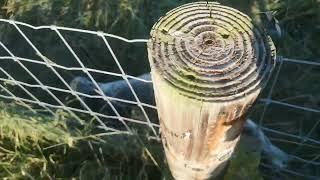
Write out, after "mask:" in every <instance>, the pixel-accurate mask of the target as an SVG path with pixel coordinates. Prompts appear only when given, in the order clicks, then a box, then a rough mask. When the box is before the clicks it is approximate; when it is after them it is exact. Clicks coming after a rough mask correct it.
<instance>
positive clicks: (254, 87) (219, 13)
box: [148, 2, 275, 180]
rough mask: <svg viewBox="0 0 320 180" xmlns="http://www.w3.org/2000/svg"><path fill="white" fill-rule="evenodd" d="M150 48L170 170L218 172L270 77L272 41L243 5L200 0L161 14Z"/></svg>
mask: <svg viewBox="0 0 320 180" xmlns="http://www.w3.org/2000/svg"><path fill="white" fill-rule="evenodd" d="M148 54H149V61H150V64H151V75H152V79H153V82H154V91H155V98H156V104H157V108H158V114H159V119H160V126H161V135H162V140H163V145H164V149H165V154H166V158H167V161H168V164H169V166H170V170H171V172H172V174H173V176H174V177H175V178H176V179H184V180H188V179H208V178H210V177H216V176H217V175H218V174H219V173H220V172H221V171H222V170H223V169H224V167H225V166H226V165H227V162H228V160H229V158H230V156H231V155H232V152H233V150H234V147H235V146H236V144H237V142H238V140H239V137H240V133H241V129H242V127H243V124H244V121H245V118H246V117H245V116H246V114H247V112H248V109H249V108H250V107H251V106H252V104H253V103H254V102H255V100H256V98H257V96H258V95H259V93H260V91H261V89H262V88H263V86H264V84H265V83H266V82H267V80H268V78H269V77H270V74H271V71H272V69H273V67H274V62H275V47H274V45H273V43H272V41H271V40H270V38H269V37H268V36H266V35H265V34H263V33H262V32H261V31H259V29H258V28H256V27H255V26H254V25H253V24H252V22H251V19H250V18H249V17H248V16H247V15H245V14H243V13H241V12H239V11H238V10H235V9H233V8H230V7H226V6H222V5H220V4H218V3H212V2H197V3H190V4H186V5H183V6H180V7H178V8H176V9H174V10H172V11H170V12H168V13H167V14H166V15H165V16H164V17H162V18H160V20H159V21H158V22H157V23H156V24H155V25H154V26H153V28H152V30H151V38H150V40H149V42H148Z"/></svg>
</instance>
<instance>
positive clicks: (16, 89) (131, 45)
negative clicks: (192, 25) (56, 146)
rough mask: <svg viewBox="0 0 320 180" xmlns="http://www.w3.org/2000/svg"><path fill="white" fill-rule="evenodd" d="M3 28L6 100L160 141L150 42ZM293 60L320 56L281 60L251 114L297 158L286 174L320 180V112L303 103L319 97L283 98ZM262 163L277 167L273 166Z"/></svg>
mask: <svg viewBox="0 0 320 180" xmlns="http://www.w3.org/2000/svg"><path fill="white" fill-rule="evenodd" d="M0 26H2V27H4V29H6V32H2V33H1V37H0V38H1V39H0V46H1V48H0V49H1V50H0V53H1V56H0V59H1V61H0V72H1V74H0V81H1V83H0V89H1V91H0V92H1V93H0V97H1V99H2V100H1V101H4V102H7V101H14V102H16V103H18V104H20V105H22V106H24V107H26V108H28V109H29V110H30V111H31V112H33V113H46V114H50V115H52V116H56V111H57V109H62V110H64V111H66V112H68V113H69V114H70V115H71V116H72V117H73V118H76V119H79V120H81V121H82V120H83V119H84V116H85V117H86V118H93V119H94V120H95V121H97V123H98V126H99V128H101V129H103V130H104V131H106V132H128V133H133V131H134V130H133V129H134V128H135V127H136V126H139V127H142V128H147V129H149V130H150V138H157V139H158V138H159V125H158V121H157V119H156V115H155V114H156V106H155V105H154V102H152V100H145V98H144V97H143V96H147V95H148V94H149V93H148V92H145V91H147V89H144V88H145V87H152V81H151V80H150V78H149V76H148V75H142V76H140V75H141V74H144V73H148V72H149V69H148V68H149V67H148V60H147V56H146V46H145V45H146V42H147V39H132V40H129V39H126V38H123V37H119V36H116V35H112V34H108V33H103V32H99V31H98V32H97V31H89V30H82V29H75V28H68V27H59V26H37V27H35V26H32V25H29V24H26V23H22V22H17V21H13V20H7V19H0ZM113 44H117V45H118V46H119V45H121V46H122V47H123V48H127V50H128V51H127V52H128V53H130V52H133V51H134V52H137V51H138V52H141V57H135V56H134V57H132V58H131V59H128V57H130V54H129V55H126V56H124V55H123V54H118V52H119V51H118V49H114V48H112V47H113ZM97 59H98V60H99V62H98V63H97V61H96V60H97ZM290 65H291V66H292V65H294V66H297V67H298V66H299V68H310V67H311V68H317V67H319V66H320V61H316V60H310V61H308V60H298V59H290V58H284V57H279V58H278V61H277V69H276V71H275V72H274V75H273V77H272V79H271V80H270V82H269V85H268V87H266V89H265V92H264V94H263V95H262V97H261V98H260V99H259V100H258V103H257V105H256V106H255V107H254V112H253V113H252V114H251V115H250V116H249V118H250V119H254V120H255V122H256V123H257V124H259V125H260V127H261V129H262V130H263V131H264V132H265V133H266V134H267V136H268V137H269V138H270V139H271V141H272V142H274V143H275V144H277V145H279V147H281V148H282V149H283V150H284V151H285V152H287V153H288V154H289V156H290V158H291V160H290V163H289V165H288V166H287V168H284V169H281V172H280V173H281V174H282V175H283V176H284V177H285V176H286V174H291V175H293V176H296V177H297V178H305V179H317V178H319V176H320V174H319V173H320V171H319V170H320V168H319V167H320V160H319V159H320V155H319V150H320V139H319V137H320V134H319V130H320V126H319V122H320V116H319V113H320V109H319V108H317V105H312V104H311V105H310V103H308V102H305V101H303V102H302V104H299V102H301V101H298V100H297V99H299V97H301V96H304V97H305V96H311V97H310V98H309V99H310V101H312V95H313V94H310V93H305V94H299V93H300V92H297V93H295V95H296V96H295V97H293V96H292V94H290V93H287V94H288V96H287V97H281V98H280V99H277V98H276V97H277V96H278V95H276V97H275V94H276V93H277V92H278V91H281V89H279V88H278V89H277V87H282V86H279V80H280V82H281V83H282V82H283V81H290V80H288V79H287V78H288V76H287V75H286V76H284V75H283V74H281V73H282V72H283V68H285V67H287V66H290ZM300 66H301V67H300ZM137 69H138V70H137ZM284 72H286V73H287V72H288V71H284ZM301 76H303V75H301ZM75 80H77V81H75ZM297 81H298V79H297ZM84 82H85V83H84ZM112 82H117V83H114V84H112ZM289 83H291V82H289ZM314 83H315V86H317V82H314ZM120 86H121V87H122V89H126V92H123V94H124V95H123V94H122V95H121V93H122V92H119V91H118V89H119V88H120V89H121V87H120ZM141 86H142V87H143V88H141ZM304 88H305V89H306V90H307V89H308V88H309V87H304ZM310 88H311V87H310ZM313 88H315V89H316V88H317V87H313ZM144 90H145V91H144ZM318 90H319V88H318ZM126 107H130V111H128V110H127V108H126ZM39 110H42V111H41V112H39ZM43 110H45V111H43ZM295 113H298V114H299V115H296V114H295ZM262 166H264V167H265V168H272V166H270V165H268V164H262ZM307 172H308V173H307Z"/></svg>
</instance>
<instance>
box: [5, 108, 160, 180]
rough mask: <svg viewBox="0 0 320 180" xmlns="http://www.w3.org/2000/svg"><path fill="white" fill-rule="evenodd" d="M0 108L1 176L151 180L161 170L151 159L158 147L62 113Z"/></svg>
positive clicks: (7, 177) (8, 177)
mask: <svg viewBox="0 0 320 180" xmlns="http://www.w3.org/2000/svg"><path fill="white" fill-rule="evenodd" d="M0 108H1V110H0V177H1V178H5V179H25V178H26V179H56V178H79V179H103V178H105V179H131V177H137V179H151V177H156V175H157V174H158V175H160V172H161V171H162V170H161V169H160V166H159V164H157V165H156V164H154V162H155V161H154V160H155V159H151V157H152V158H156V159H157V161H159V160H160V159H161V156H162V154H161V153H159V152H157V153H156V151H160V150H161V146H160V143H157V142H150V141H147V140H143V141H142V139H143V138H142V137H139V138H138V136H135V135H129V134H128V133H126V132H114V133H105V132H104V131H101V130H98V129H96V128H94V127H95V126H93V124H92V123H90V122H87V123H86V125H85V126H82V125H80V122H78V121H77V120H74V119H73V118H72V117H70V116H68V115H67V113H64V112H61V111H58V112H57V116H56V117H51V116H47V115H42V114H41V113H36V114H33V113H30V111H28V110H27V109H25V108H23V107H21V106H18V105H15V104H11V103H6V104H4V103H1V104H0ZM76 127H77V128H76ZM142 142H143V144H142ZM149 148H150V150H151V151H152V152H153V154H158V155H157V156H154V157H153V156H150V154H149V155H148V153H149ZM159 155H160V157H159ZM160 162H161V161H160ZM160 165H162V166H163V163H162V164H161V163H160ZM162 169H165V168H162ZM147 172H148V173H147ZM150 172H152V173H150Z"/></svg>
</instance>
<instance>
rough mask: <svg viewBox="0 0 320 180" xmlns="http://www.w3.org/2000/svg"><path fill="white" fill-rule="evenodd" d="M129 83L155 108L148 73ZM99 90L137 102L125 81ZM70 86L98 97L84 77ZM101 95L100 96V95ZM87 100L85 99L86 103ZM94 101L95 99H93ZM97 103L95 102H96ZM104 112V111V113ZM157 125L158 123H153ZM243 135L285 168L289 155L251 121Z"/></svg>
mask: <svg viewBox="0 0 320 180" xmlns="http://www.w3.org/2000/svg"><path fill="white" fill-rule="evenodd" d="M129 83H130V85H131V87H132V88H133V90H134V91H135V93H136V95H137V97H138V98H139V100H140V102H141V103H144V104H149V105H152V106H155V99H154V92H153V87H152V81H151V76H150V74H149V73H147V74H143V75H141V76H139V77H138V78H137V79H129ZM98 85H99V87H100V89H101V90H102V91H103V93H104V95H105V96H108V97H112V98H117V99H122V100H126V101H133V102H137V100H136V98H135V96H134V94H133V93H132V91H131V89H130V87H129V86H128V84H127V82H126V81H125V80H118V81H113V82H107V83H98ZM70 86H71V88H72V89H73V90H75V91H77V92H80V93H84V94H88V95H98V94H99V91H98V90H97V88H96V87H95V85H94V84H93V83H92V82H91V81H90V80H89V79H87V78H85V77H76V78H74V79H73V80H72V81H71V83H70ZM100 95H101V94H100ZM87 99H88V98H85V99H84V100H85V101H86V100H87ZM94 100H96V99H94ZM96 101H97V100H96ZM112 104H113V105H114V106H115V107H116V109H117V110H118V111H120V112H129V111H130V110H131V109H132V108H133V107H132V106H130V104H128V103H125V102H121V101H117V100H114V101H112ZM107 111H110V109H108V110H107ZM104 112H106V111H104ZM109 113H110V112H109ZM151 119H153V121H157V118H156V115H153V118H151ZM154 123H158V122H154ZM243 133H244V134H245V135H246V136H253V137H255V138H257V142H258V143H259V145H257V146H260V147H261V152H262V154H263V155H264V157H265V159H266V160H267V161H269V162H270V163H271V164H272V165H273V166H274V168H276V169H282V168H285V167H286V166H287V163H288V161H289V160H290V157H289V155H287V154H286V153H285V152H284V151H282V150H281V149H279V148H278V147H276V146H274V145H273V144H272V143H271V142H270V140H269V139H268V138H267V137H266V136H265V135H264V133H263V131H262V130H261V128H260V127H259V126H258V125H257V124H255V123H254V122H253V121H252V120H250V119H248V120H247V121H246V123H245V125H244V129H243Z"/></svg>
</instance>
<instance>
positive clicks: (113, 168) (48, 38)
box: [0, 0, 320, 179]
mask: <svg viewBox="0 0 320 180" xmlns="http://www.w3.org/2000/svg"><path fill="white" fill-rule="evenodd" d="M186 2H191V0H182V1H181V0H163V1H159V2H158V1H152V0H108V1H106V0H95V1H94V0H56V1H53V0H23V1H18V0H0V6H1V7H2V9H1V13H0V15H1V17H2V18H12V19H15V20H19V21H23V22H26V23H30V24H32V25H48V24H56V25H60V26H67V27H74V28H84V29H91V30H102V31H104V32H108V33H113V34H116V35H120V36H124V37H127V38H148V37H149V31H150V28H151V26H152V25H153V24H154V23H155V22H156V20H157V19H158V18H159V17H160V16H162V15H164V13H165V12H167V11H168V10H170V9H172V8H174V7H176V6H178V5H180V4H183V3H186ZM219 2H221V3H222V4H225V5H229V6H232V7H234V8H237V9H240V10H241V11H243V12H245V13H247V14H249V15H250V16H251V17H252V18H253V19H254V20H255V21H256V22H257V23H258V24H259V25H260V26H263V25H264V23H265V22H263V21H262V20H261V16H260V15H261V12H266V11H275V12H276V14H275V18H277V19H278V20H279V25H280V27H281V28H282V31H283V36H282V37H281V38H278V39H274V41H275V44H276V46H277V52H278V55H282V56H285V57H289V58H300V59H306V60H309V59H310V60H316V59H318V60H319V58H320V51H319V50H318V49H319V48H318V46H319V42H320V35H319V32H320V27H319V24H320V5H319V4H320V3H319V1H318V0H244V1H239V0H221V1H219ZM22 30H23V31H24V32H25V33H26V34H27V35H28V36H30V37H32V40H33V42H34V43H35V44H36V45H37V46H38V47H39V48H40V51H42V52H45V55H47V57H48V58H49V59H51V60H53V61H54V62H57V63H58V64H61V65H65V66H74V65H77V64H76V62H75V61H74V58H73V57H72V56H71V55H70V54H68V53H67V50H66V48H65V47H64V46H63V44H62V43H61V41H60V40H59V39H58V38H57V37H56V35H55V34H54V33H52V32H51V31H50V32H49V31H31V30H30V29H28V28H23V29H22ZM0 31H1V33H0V39H1V41H2V42H3V43H4V44H6V45H7V46H8V47H9V48H10V49H13V50H14V53H15V54H16V55H19V56H22V57H27V58H35V59H39V57H38V56H36V55H35V53H34V51H33V50H32V49H30V46H28V45H27V44H26V43H25V41H24V40H23V39H22V38H21V36H20V35H19V34H17V32H16V31H15V30H14V28H12V26H8V25H5V24H3V23H2V24H0ZM64 36H65V37H66V39H67V40H68V41H69V42H70V44H71V46H72V47H73V48H74V49H75V51H76V53H77V54H78V55H79V57H80V59H81V60H82V61H83V63H84V64H85V66H87V67H91V68H96V69H100V70H105V71H113V72H118V70H117V66H116V65H115V64H114V63H113V60H112V58H110V55H106V48H105V47H104V45H103V43H101V42H100V41H99V40H97V38H96V37H93V36H86V35H83V34H77V33H73V34H72V33H64ZM108 40H109V41H110V43H111V45H112V47H113V49H114V50H115V53H116V54H117V57H118V59H119V61H120V63H121V64H122V66H123V67H124V70H125V72H126V73H128V74H130V75H140V74H142V73H145V72H148V71H149V65H148V60H147V53H146V47H145V45H144V44H127V43H123V42H120V41H116V40H112V39H108ZM0 54H1V56H5V55H7V54H6V53H5V52H3V50H2V49H1V50H0ZM0 66H1V67H2V68H4V69H6V70H7V71H8V72H15V74H14V78H16V79H17V80H20V81H23V82H28V83H31V84H34V83H35V82H34V81H33V80H32V78H30V76H29V75H27V74H26V73H25V72H24V71H23V70H22V69H21V68H19V67H17V65H16V64H14V63H12V62H7V61H4V60H3V61H0ZM26 66H27V67H28V68H29V69H30V70H31V71H32V72H34V74H35V75H36V76H37V77H38V78H39V79H40V80H41V81H42V82H46V85H48V86H54V87H62V86H63V85H62V83H61V82H60V80H59V79H58V78H57V77H56V76H55V75H54V74H52V73H51V70H50V69H49V68H46V67H43V66H41V67H40V66H38V65H34V64H28V63H26ZM277 68H279V65H278V66H277ZM39 69H41V70H39ZM59 73H61V75H62V76H63V78H64V79H66V80H67V81H70V80H71V79H72V78H73V77H75V76H79V75H83V73H81V72H77V71H75V72H66V71H59ZM0 76H1V77H5V75H3V74H2V73H0ZM94 78H95V79H97V80H98V81H103V82H105V81H111V80H114V79H116V78H114V77H111V76H103V75H100V74H94ZM274 78H275V76H273V78H272V79H271V80H273V79H274ZM319 78H320V76H319V68H318V67H314V66H308V65H299V64H291V63H284V64H283V65H282V68H281V71H280V75H279V78H278V80H277V83H276V84H275V89H274V91H273V93H272V98H273V99H275V100H281V101H284V102H288V103H292V104H297V105H301V106H305V107H309V108H315V109H319V107H320V94H319V92H320V87H319V83H317V82H318V81H319ZM271 82H272V81H271ZM6 87H8V88H9V89H10V90H11V91H13V92H14V93H15V94H16V95H17V96H22V97H27V95H26V94H25V93H23V92H22V91H21V90H20V89H19V88H18V87H16V86H13V85H7V86H6ZM270 87H271V83H269V86H268V87H267V88H266V89H265V91H264V94H263V95H262V97H266V96H267V94H268V92H269V91H270ZM28 90H30V91H32V92H34V94H36V95H37V97H38V98H39V99H40V100H41V101H45V102H48V103H53V102H54V100H52V98H49V96H48V94H47V93H46V92H44V91H43V90H41V89H40V88H37V89H35V88H28ZM1 93H3V92H1ZM55 94H56V95H57V96H58V97H60V98H61V100H62V101H63V102H65V103H67V104H68V103H69V100H70V99H69V98H70V97H69V95H67V94H65V93H58V92H55ZM0 109H1V110H0V127H1V129H0V138H1V139H0V177H1V178H2V177H4V178H5V177H6V178H8V179H50V178H51V179H56V178H72V177H74V178H80V179H90V178H93V177H95V178H96V179H101V178H105V179H121V178H122V179H133V178H132V177H136V178H135V179H160V177H162V176H165V177H168V178H169V179H170V175H169V174H170V173H168V169H167V166H166V164H165V161H164V160H163V154H162V148H161V144H160V143H158V142H154V141H149V140H147V139H146V138H145V137H144V135H143V133H142V134H141V132H140V131H141V129H140V128H137V129H139V130H137V131H139V134H141V135H142V136H141V137H139V138H138V136H136V135H128V134H126V133H122V134H113V135H105V134H101V133H104V131H102V130H100V129H97V128H96V124H95V121H94V120H92V119H88V118H87V117H86V116H82V117H83V119H85V123H83V122H79V121H78V120H75V119H73V118H72V117H71V116H69V115H68V114H67V113H66V112H63V111H57V112H56V116H55V117H52V116H48V115H47V114H46V113H45V112H43V111H42V110H37V111H36V112H37V113H36V114H33V113H32V112H30V111H28V110H27V109H25V108H22V107H20V106H17V105H15V104H10V103H8V102H7V101H3V102H2V103H1V104H0ZM262 111H263V105H262V104H260V103H258V104H257V105H256V106H255V107H254V109H253V112H252V113H251V115H250V117H251V118H252V119H256V120H258V119H260V118H261V114H262ZM318 120H319V115H318V114H316V113H309V112H305V111H300V110H295V109H292V108H286V107H283V106H275V105H270V106H269V108H268V109H267V111H266V113H265V117H264V125H265V126H266V127H270V128H273V129H277V130H279V131H281V132H287V133H291V134H296V135H299V136H306V135H309V137H310V138H313V139H319V138H320V134H319V133H318V132H319V131H320V128H319V127H316V128H315V130H314V132H313V133H311V134H308V133H309V132H310V130H311V129H312V128H313V126H314V125H315V124H316V123H317V121H318ZM147 133H148V132H145V134H147ZM146 136H147V135H146ZM268 136H270V137H272V138H273V140H274V141H273V142H274V143H276V144H277V145H278V146H279V147H281V148H282V149H284V150H285V151H287V152H293V150H292V149H294V148H295V147H297V145H296V144H294V143H292V141H293V140H292V139H288V138H284V137H283V136H278V135H276V134H268ZM295 142H296V140H295ZM298 143H299V141H298ZM99 149H101V150H99ZM317 150H318V149H316V148H310V147H308V146H306V147H303V148H300V149H298V150H297V151H296V152H295V154H296V155H297V156H299V157H302V158H305V159H311V158H312V157H314V156H312V155H314V154H317V153H318V152H317ZM101 151H102V152H101ZM148 152H149V153H148ZM150 154H151V155H150ZM246 158H247V157H246V156H244V157H243V158H241V159H246ZM258 159H259V157H258ZM257 161H258V162H259V160H257ZM155 162H157V163H155ZM236 162H237V161H236ZM234 164H235V166H236V167H237V166H239V164H237V163H234ZM241 164H243V163H241ZM302 165H303V163H302V162H294V163H293V164H291V165H290V166H289V168H290V169H293V170H295V171H297V172H300V173H302V174H305V175H317V174H319V172H320V169H319V167H318V166H306V167H302ZM248 168H249V169H250V168H251V169H255V167H248ZM235 169H237V168H235ZM250 172H253V174H252V176H256V175H257V174H258V173H256V172H255V171H250ZM233 173H234V172H233ZM231 174H232V172H231ZM265 174H266V175H268V176H269V175H273V174H275V176H276V177H280V178H282V179H303V178H300V177H298V176H294V175H290V174H288V173H285V172H280V173H279V172H276V171H267V172H266V173H265ZM265 178H266V179H268V177H267V176H265ZM269 179H272V178H269Z"/></svg>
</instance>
